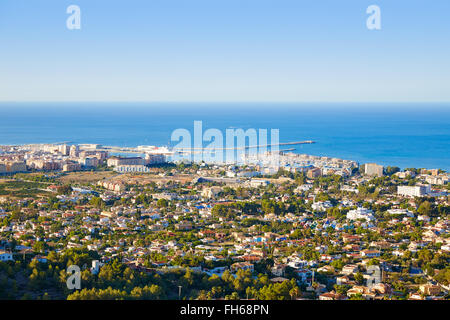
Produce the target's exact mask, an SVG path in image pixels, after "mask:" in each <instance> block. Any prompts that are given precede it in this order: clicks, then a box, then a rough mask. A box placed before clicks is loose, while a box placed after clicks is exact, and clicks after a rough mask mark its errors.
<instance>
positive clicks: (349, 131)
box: [0, 103, 450, 170]
mask: <svg viewBox="0 0 450 320" xmlns="http://www.w3.org/2000/svg"><path fill="white" fill-rule="evenodd" d="M194 120H202V121H203V128H204V130H205V129H207V128H218V129H221V130H223V132H225V131H224V130H225V129H226V128H229V127H235V128H242V129H248V128H255V129H279V130H280V142H289V141H299V140H314V141H316V142H317V143H316V144H313V145H303V146H294V147H295V148H296V151H295V152H298V153H307V154H313V155H324V156H332V157H339V158H344V159H351V160H356V161H359V162H361V163H364V162H377V163H380V164H383V165H396V166H399V167H402V168H405V167H426V168H442V169H445V170H450V160H449V159H450V104H411V105H408V104H276V103H271V104H269V103H262V104H256V103H252V104H249V103H245V104H244V103H231V104H225V103H222V104H219V103H196V104H195V103H184V104H182V103H147V104H144V103H110V104H108V103H26V104H25V103H2V104H0V144H26V143H49V142H63V141H67V142H72V143H98V144H103V145H120V146H138V145H158V146H161V145H168V144H169V140H170V135H171V133H172V131H173V130H174V129H177V128H186V129H188V130H190V131H191V132H192V130H193V121H194ZM172 145H173V144H172Z"/></svg>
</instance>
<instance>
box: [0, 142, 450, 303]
mask: <svg viewBox="0 0 450 320" xmlns="http://www.w3.org/2000/svg"><path fill="white" fill-rule="evenodd" d="M137 150H140V151H142V154H136V155H134V156H129V155H128V156H127V155H124V154H113V153H112V152H109V151H108V150H105V148H104V147H102V146H100V145H95V144H85V145H68V144H38V145H22V146H0V299H200V300H201V299H227V300H228V299H258V300H259V299H261V300H268V299H270V300H272V299H275V300H277V299H284V300H287V299H289V300H290V299H319V300H354V299H359V300H374V299H410V300H447V299H449V297H450V295H449V290H450V264H449V261H450V233H449V230H450V229H449V228H450V221H449V214H450V206H449V190H450V184H449V183H448V180H449V175H448V173H447V172H445V171H443V170H440V169H431V168H404V169H400V168H398V167H391V166H388V167H383V166H381V165H377V164H375V163H366V164H359V163H357V162H355V161H351V160H343V159H337V158H329V157H319V156H310V155H304V154H294V153H283V152H281V153H280V154H277V160H278V164H277V166H274V165H273V156H274V155H273V154H271V153H270V152H267V153H265V154H257V155H246V156H245V157H244V158H245V159H243V160H244V161H243V162H242V163H239V164H219V163H207V162H204V161H200V162H189V161H171V160H169V157H170V151H169V150H167V148H157V147H151V146H141V147H138V148H137ZM70 266H77V267H78V268H79V270H80V277H81V279H80V287H79V288H75V289H73V288H70V286H68V285H67V283H68V281H69V280H70V279H69V278H70V277H71V276H72V273H71V272H69V271H68V268H69V267H70Z"/></svg>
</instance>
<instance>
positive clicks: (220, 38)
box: [0, 0, 450, 102]
mask: <svg viewBox="0 0 450 320" xmlns="http://www.w3.org/2000/svg"><path fill="white" fill-rule="evenodd" d="M71 4H76V5H78V6H79V7H80V8H81V30H68V29H67V28H66V19H67V17H68V16H69V15H68V14H67V13H66V8H67V7H68V6H69V5H71ZM372 4H376V5H378V6H379V7H380V8H381V23H382V29H381V30H372V31H371V30H368V29H367V28H366V19H367V17H368V15H367V14H366V8H367V7H368V6H369V5H372ZM0 44H1V50H0V101H269V102H270V101H301V102H309V101H339V102H346V101H371V102H379V101H415V102H422V101H435V102H438V101H439V102H440V101H447V102H448V101H450V58H449V57H450V1H448V0H433V1H425V0H423V1H419V0H410V1H405V0H395V1H392V0H389V1H382V0H371V1H365V0H341V1H336V0H315V1H310V0H308V1H306V0H305V1H302V0H145V1H144V0H142V1H141V0H127V1H124V0H123V1H122V0H121V1H114V0H112V1H106V0H105V1H103V0H71V1H65V0H39V1H38V0H35V1H29V0H1V1H0Z"/></svg>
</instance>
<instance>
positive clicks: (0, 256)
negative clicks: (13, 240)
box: [0, 250, 14, 262]
mask: <svg viewBox="0 0 450 320" xmlns="http://www.w3.org/2000/svg"><path fill="white" fill-rule="evenodd" d="M0 261H1V262H6V261H14V259H13V256H12V253H9V252H6V251H3V250H0Z"/></svg>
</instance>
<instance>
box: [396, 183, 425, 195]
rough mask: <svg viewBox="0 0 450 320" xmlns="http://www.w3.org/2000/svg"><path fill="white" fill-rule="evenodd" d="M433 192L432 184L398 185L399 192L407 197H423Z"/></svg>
mask: <svg viewBox="0 0 450 320" xmlns="http://www.w3.org/2000/svg"><path fill="white" fill-rule="evenodd" d="M430 192H431V187H430V185H417V186H398V187H397V194H399V195H401V196H405V197H423V196H425V195H427V194H428V193H430Z"/></svg>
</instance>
